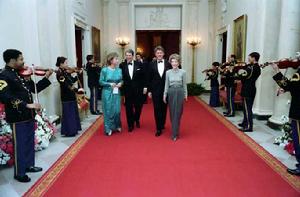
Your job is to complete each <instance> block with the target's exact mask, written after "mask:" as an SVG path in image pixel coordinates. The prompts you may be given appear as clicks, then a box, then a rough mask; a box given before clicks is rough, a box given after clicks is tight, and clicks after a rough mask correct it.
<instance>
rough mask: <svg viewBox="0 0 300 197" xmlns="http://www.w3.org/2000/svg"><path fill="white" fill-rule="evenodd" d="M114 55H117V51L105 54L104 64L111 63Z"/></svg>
mask: <svg viewBox="0 0 300 197" xmlns="http://www.w3.org/2000/svg"><path fill="white" fill-rule="evenodd" d="M115 57H119V55H118V53H116V52H112V53H109V54H108V55H107V56H106V64H107V66H109V65H110V64H111V61H112V60H113V59H114V58H115Z"/></svg>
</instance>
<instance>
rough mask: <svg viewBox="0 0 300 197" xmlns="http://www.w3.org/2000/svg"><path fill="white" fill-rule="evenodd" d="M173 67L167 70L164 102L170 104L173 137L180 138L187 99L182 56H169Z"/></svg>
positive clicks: (174, 138)
mask: <svg viewBox="0 0 300 197" xmlns="http://www.w3.org/2000/svg"><path fill="white" fill-rule="evenodd" d="M169 62H170V64H171V65H172V69H170V70H168V71H167V72H166V83H165V91H164V102H165V103H168V104H169V110H170V119H171V123H172V139H173V140H174V141H176V140H177V139H178V134H179V127H180V119H181V116H182V112H183V102H184V100H186V101H187V95H188V93H187V85H186V71H185V70H183V69H179V65H180V56H179V55H178V54H172V55H171V56H170V58H169Z"/></svg>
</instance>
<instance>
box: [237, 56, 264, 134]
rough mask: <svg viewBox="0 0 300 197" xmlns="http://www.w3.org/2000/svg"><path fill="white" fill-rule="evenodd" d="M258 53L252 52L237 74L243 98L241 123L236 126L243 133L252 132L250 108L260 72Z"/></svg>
mask: <svg viewBox="0 0 300 197" xmlns="http://www.w3.org/2000/svg"><path fill="white" fill-rule="evenodd" d="M259 57H260V55H259V53H257V52H252V53H250V54H249V56H248V62H249V64H247V65H245V66H244V67H245V68H243V69H240V70H239V72H238V73H237V75H238V77H239V78H240V79H241V81H242V90H241V96H242V97H243V111H244V119H243V122H242V123H240V124H238V125H239V126H240V127H241V128H240V130H241V131H243V132H252V131H253V113H252V106H253V102H254V98H255V95H256V86H255V82H256V80H257V79H258V77H259V76H260V73H261V70H260V66H259V64H258V60H259Z"/></svg>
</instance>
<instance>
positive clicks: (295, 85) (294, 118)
mask: <svg viewBox="0 0 300 197" xmlns="http://www.w3.org/2000/svg"><path fill="white" fill-rule="evenodd" d="M272 67H273V69H274V70H275V71H276V73H277V74H276V75H274V76H273V79H274V80H275V81H276V83H277V84H278V85H279V86H280V87H281V88H282V89H283V90H284V91H286V92H290V93H291V96H292V101H291V106H290V112H289V117H290V119H291V125H292V138H293V145H294V148H295V153H296V155H295V156H296V160H297V162H298V163H297V164H296V169H287V171H288V173H290V174H293V175H297V176H300V67H299V68H298V71H297V72H296V73H295V74H294V75H293V76H292V78H291V79H287V78H286V77H285V76H283V74H282V73H281V72H280V71H279V68H278V65H277V64H272Z"/></svg>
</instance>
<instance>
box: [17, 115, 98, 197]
mask: <svg viewBox="0 0 300 197" xmlns="http://www.w3.org/2000/svg"><path fill="white" fill-rule="evenodd" d="M102 123H103V117H99V118H97V119H96V120H95V122H93V124H91V125H90V126H89V127H88V128H87V129H86V131H85V132H84V133H83V134H82V135H81V136H80V137H79V138H78V139H77V140H76V141H75V142H74V143H73V144H72V145H71V146H70V147H69V148H68V149H67V150H66V151H65V152H64V153H63V154H62V155H61V156H60V157H59V158H58V160H57V161H55V162H54V164H53V165H52V166H51V167H50V168H49V169H48V170H47V171H46V172H45V173H44V174H43V175H42V176H41V177H40V178H39V179H38V180H37V181H36V182H35V183H34V184H33V185H32V186H31V187H30V188H29V190H28V191H27V192H25V194H24V195H23V196H24V197H27V196H42V195H44V194H45V193H46V192H47V191H48V189H49V188H50V187H51V186H52V185H53V183H54V182H55V181H56V179H57V178H58V177H59V176H60V174H61V173H62V172H63V171H64V169H66V168H67V166H68V165H69V164H70V163H71V161H72V160H73V159H74V158H75V156H76V155H77V154H78V153H79V151H80V150H81V149H82V147H83V146H84V145H85V144H86V143H87V141H88V140H89V139H90V138H91V137H92V136H93V135H94V134H95V132H96V131H97V129H98V128H99V127H100V126H101V125H102Z"/></svg>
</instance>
